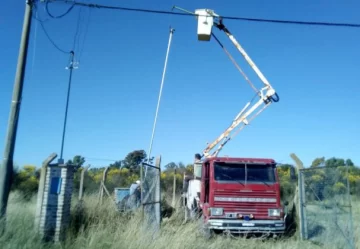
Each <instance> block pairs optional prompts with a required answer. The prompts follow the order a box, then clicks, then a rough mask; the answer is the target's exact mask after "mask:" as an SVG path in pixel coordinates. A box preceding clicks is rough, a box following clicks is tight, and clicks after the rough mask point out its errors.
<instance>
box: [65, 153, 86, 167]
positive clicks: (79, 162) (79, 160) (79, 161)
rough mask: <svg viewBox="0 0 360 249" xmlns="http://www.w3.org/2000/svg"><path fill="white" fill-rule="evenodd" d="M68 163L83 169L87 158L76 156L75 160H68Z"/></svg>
mask: <svg viewBox="0 0 360 249" xmlns="http://www.w3.org/2000/svg"><path fill="white" fill-rule="evenodd" d="M67 163H68V164H75V165H77V166H79V167H81V166H83V165H84V163H85V158H84V157H82V156H80V155H76V156H74V158H73V160H68V161H67Z"/></svg>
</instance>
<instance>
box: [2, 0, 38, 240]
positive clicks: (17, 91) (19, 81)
mask: <svg viewBox="0 0 360 249" xmlns="http://www.w3.org/2000/svg"><path fill="white" fill-rule="evenodd" d="M32 7H33V1H32V0H27V1H26V7H25V15H24V23H23V30H22V35H21V42H20V50H19V57H18V64H17V69H16V76H15V82H14V90H13V96H12V101H11V109H10V116H9V121H8V130H7V136H6V140H5V150H4V158H3V163H2V166H1V172H0V220H1V223H3V222H4V223H3V225H0V235H1V234H2V233H3V232H4V231H5V220H3V218H4V219H5V216H6V208H7V203H8V199H9V193H10V188H11V184H12V174H13V157H14V149H15V143H16V132H17V127H18V121H19V114H20V103H21V97H22V90H23V85H24V76H25V68H26V59H27V51H28V46H29V37H30V28H31V17H32Z"/></svg>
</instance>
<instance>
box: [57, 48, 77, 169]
mask: <svg viewBox="0 0 360 249" xmlns="http://www.w3.org/2000/svg"><path fill="white" fill-rule="evenodd" d="M70 58H71V59H70V66H69V67H68V69H70V75H69V84H68V91H67V97H66V107H65V118H64V126H63V134H62V140H61V152H60V158H59V161H58V162H59V164H63V163H64V159H63V152H64V141H65V131H66V122H67V114H68V108H69V99H70V89H71V80H72V72H73V69H74V51H71V52H70Z"/></svg>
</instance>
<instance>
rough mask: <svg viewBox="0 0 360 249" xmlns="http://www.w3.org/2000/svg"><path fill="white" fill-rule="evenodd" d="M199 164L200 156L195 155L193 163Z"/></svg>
mask: <svg viewBox="0 0 360 249" xmlns="http://www.w3.org/2000/svg"><path fill="white" fill-rule="evenodd" d="M198 162H201V155H200V154H199V153H196V154H195V163H198Z"/></svg>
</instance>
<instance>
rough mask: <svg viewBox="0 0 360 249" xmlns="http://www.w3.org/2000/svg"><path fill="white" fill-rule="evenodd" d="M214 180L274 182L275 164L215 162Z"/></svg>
mask: <svg viewBox="0 0 360 249" xmlns="http://www.w3.org/2000/svg"><path fill="white" fill-rule="evenodd" d="M214 178H215V180H216V181H226V182H229V181H235V182H241V183H245V182H248V183H255V182H256V183H266V184H267V183H274V182H275V181H276V178H275V166H274V165H271V164H246V165H245V164H243V163H223V162H217V163H215V165H214Z"/></svg>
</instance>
